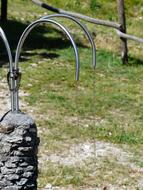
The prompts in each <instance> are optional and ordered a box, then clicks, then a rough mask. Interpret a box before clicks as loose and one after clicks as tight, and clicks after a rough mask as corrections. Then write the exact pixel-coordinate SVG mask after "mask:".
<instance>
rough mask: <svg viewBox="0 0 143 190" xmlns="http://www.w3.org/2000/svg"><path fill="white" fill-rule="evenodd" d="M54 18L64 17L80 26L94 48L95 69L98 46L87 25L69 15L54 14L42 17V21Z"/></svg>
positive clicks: (93, 61)
mask: <svg viewBox="0 0 143 190" xmlns="http://www.w3.org/2000/svg"><path fill="white" fill-rule="evenodd" d="M54 17H63V18H67V19H70V20H72V21H74V22H75V23H76V24H78V25H79V26H80V27H81V28H82V29H83V31H84V32H85V34H86V36H87V37H88V40H89V42H90V44H91V47H92V65H93V68H94V69H95V67H96V46H95V43H94V41H93V38H92V35H91V34H90V32H89V30H88V29H87V27H86V25H84V24H82V23H81V22H80V21H79V20H78V19H77V18H74V17H72V16H69V15H65V14H52V15H48V16H44V17H41V19H49V18H54Z"/></svg>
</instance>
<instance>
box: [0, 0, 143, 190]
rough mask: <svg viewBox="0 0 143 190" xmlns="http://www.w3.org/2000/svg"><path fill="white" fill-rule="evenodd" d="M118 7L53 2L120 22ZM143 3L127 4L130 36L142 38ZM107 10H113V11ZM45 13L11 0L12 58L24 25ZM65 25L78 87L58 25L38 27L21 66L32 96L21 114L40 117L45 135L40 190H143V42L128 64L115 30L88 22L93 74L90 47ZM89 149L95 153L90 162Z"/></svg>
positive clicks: (73, 28)
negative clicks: (71, 39) (72, 41)
mask: <svg viewBox="0 0 143 190" xmlns="http://www.w3.org/2000/svg"><path fill="white" fill-rule="evenodd" d="M45 2H46V0H45ZM115 2H116V1H113V0H112V1H110V3H107V1H106V0H102V1H98V0H96V1H93V0H91V1H89V0H88V1H79V0H74V1H68V0H67V1H66V2H65V1H56V0H52V1H51V4H52V3H53V5H56V6H59V7H61V8H63V9H67V10H74V11H77V12H81V13H85V14H87V15H91V16H94V17H97V18H102V19H110V20H115V21H116V20H117V15H116V3H115ZM142 6H143V3H142V2H140V1H139V0H134V1H132V2H131V1H130V0H127V1H126V10H127V27H128V31H129V33H131V34H136V35H137V36H140V37H143V33H142V30H143V19H141V18H143V10H142V8H141V7H142ZM109 7H111V8H112V9H113V12H109V11H108V10H109ZM45 14H46V11H45V10H44V9H40V8H39V7H37V6H36V5H34V4H32V3H31V2H30V1H28V0H23V1H19V0H14V1H12V0H9V21H8V22H7V23H6V24H3V25H2V27H3V28H4V29H5V31H6V34H7V36H8V38H9V41H10V44H11V46H12V50H13V53H14V51H15V48H16V44H17V42H18V38H19V36H20V35H21V33H22V31H23V30H24V28H26V26H27V25H28V24H29V23H31V22H32V21H34V20H35V19H37V18H39V17H40V16H42V15H45ZM60 21H62V22H63V20H60ZM64 23H65V24H66V25H67V26H69V27H70V28H71V31H72V34H73V36H74V37H75V39H76V42H77V44H78V47H79V53H80V64H81V69H80V80H79V81H78V82H77V81H75V79H74V78H75V59H74V51H73V48H72V47H71V46H70V43H69V41H68V39H67V38H66V37H65V35H64V34H62V33H61V32H60V31H58V30H57V29H56V28H54V27H52V26H49V25H43V26H39V27H38V28H37V29H35V30H34V31H33V33H32V34H33V36H31V38H29V39H28V40H27V42H26V43H25V45H24V48H23V52H22V55H21V61H20V68H21V70H22V73H23V75H22V81H21V91H22V92H23V93H26V94H28V96H24V97H21V101H22V102H24V106H22V110H24V111H25V112H27V113H29V114H30V115H32V116H33V117H34V118H35V120H36V123H37V127H38V131H39V136H40V138H41V143H40V147H39V179H38V183H39V190H40V187H41V188H44V187H45V186H46V185H47V184H48V183H50V184H52V185H53V186H59V187H65V189H68V190H70V189H74V190H76V189H78V190H79V189H82V190H83V189H88V190H89V189H90V188H94V189H95V188H98V187H99V188H102V189H104V188H105V187H107V189H108V188H109V189H110V188H111V187H113V188H114V189H120V190H121V189H128V190H132V189H133V190H135V189H136V190H142V189H143V177H142V173H143V162H142V160H143V153H142V150H143V93H142V84H143V45H142V44H139V43H136V42H132V41H131V42H129V64H128V65H124V66H123V65H122V64H121V60H120V49H119V47H120V40H119V39H118V38H117V36H116V34H115V32H114V31H113V30H111V29H107V28H104V27H99V26H95V25H91V24H87V25H88V27H89V29H90V30H91V32H92V33H95V32H96V33H97V37H96V38H95V43H96V45H97V68H96V70H95V71H94V70H93V69H92V65H91V49H90V46H89V45H88V43H87V41H86V39H85V37H84V35H83V33H82V32H81V31H80V30H79V28H76V26H75V25H73V24H72V23H69V22H67V21H66V20H65V21H64ZM76 34H77V35H76ZM1 49H2V47H1ZM0 57H1V59H2V61H1V65H2V66H1V68H0V73H2V75H4V74H3V73H4V72H5V71H3V67H5V64H4V63H5V62H6V56H5V52H4V51H3V50H1V55H0ZM3 57H4V59H3ZM83 145H84V146H83ZM84 148H86V151H87V152H88V154H92V156H88V155H87V157H86V153H87V152H86V151H85V155H84V154H83V153H84V150H85V149H84ZM87 149H88V150H87ZM96 150H97V151H96ZM99 150H100V151H99ZM101 150H102V152H103V154H101ZM78 155H79V156H78ZM84 157H86V159H83V158H84ZM66 158H69V160H68V162H67V160H66ZM70 161H71V162H72V163H71V162H70ZM66 162H67V164H66ZM61 189H62V188H61Z"/></svg>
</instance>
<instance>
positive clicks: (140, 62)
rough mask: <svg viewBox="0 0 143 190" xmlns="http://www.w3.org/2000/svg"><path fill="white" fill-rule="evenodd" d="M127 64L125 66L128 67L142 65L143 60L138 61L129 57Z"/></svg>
mask: <svg viewBox="0 0 143 190" xmlns="http://www.w3.org/2000/svg"><path fill="white" fill-rule="evenodd" d="M128 62H129V63H128V64H127V65H129V66H138V65H143V59H139V58H137V57H132V56H129V58H128Z"/></svg>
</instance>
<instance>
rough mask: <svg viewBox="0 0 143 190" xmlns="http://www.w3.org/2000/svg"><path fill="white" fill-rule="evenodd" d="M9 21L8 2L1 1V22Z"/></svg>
mask: <svg viewBox="0 0 143 190" xmlns="http://www.w3.org/2000/svg"><path fill="white" fill-rule="evenodd" d="M6 20H7V0H1V21H6Z"/></svg>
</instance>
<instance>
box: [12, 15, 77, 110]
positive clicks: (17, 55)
mask: <svg viewBox="0 0 143 190" xmlns="http://www.w3.org/2000/svg"><path fill="white" fill-rule="evenodd" d="M41 23H51V24H54V25H57V26H58V27H59V28H61V29H62V30H63V31H64V32H65V33H66V34H67V36H68V37H69V39H70V41H71V43H72V45H73V48H74V52H75V58H76V74H75V78H76V80H78V79H79V69H80V64H79V55H78V49H77V46H76V44H75V42H74V40H73V38H72V36H71V34H70V33H69V31H68V30H67V29H66V28H65V27H64V26H63V25H61V24H59V23H58V22H56V21H54V20H50V19H39V20H37V21H35V22H33V23H32V24H30V25H29V26H28V27H27V28H26V29H25V31H24V32H23V34H22V36H21V37H20V40H19V42H18V45H17V48H16V55H15V62H14V69H15V70H18V67H19V65H18V63H19V56H20V52H21V48H22V46H23V44H24V41H25V40H26V38H27V36H28V34H29V33H30V31H31V30H32V29H33V28H35V27H36V26H37V25H39V24H41ZM17 83H18V82H17V80H16V81H15V87H16V86H17ZM14 98H15V105H16V106H15V110H16V111H17V112H18V111H19V97H18V91H16V92H15V95H14Z"/></svg>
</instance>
